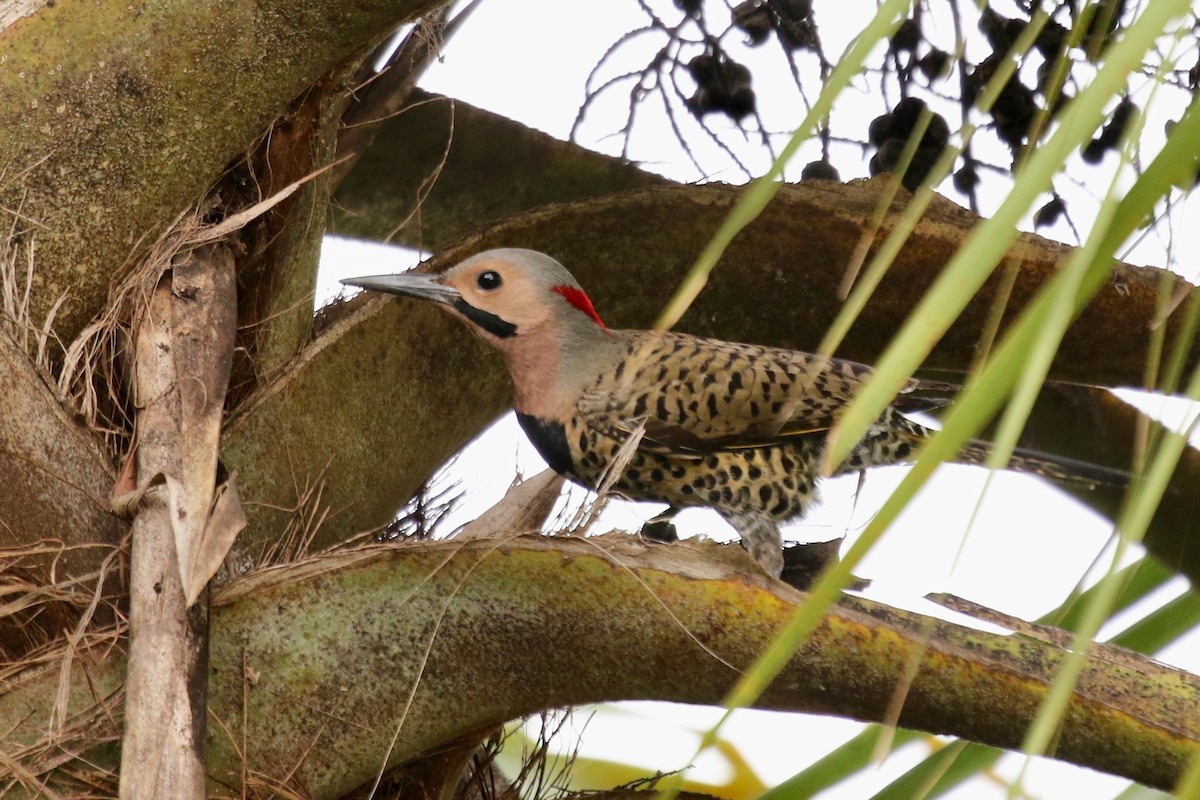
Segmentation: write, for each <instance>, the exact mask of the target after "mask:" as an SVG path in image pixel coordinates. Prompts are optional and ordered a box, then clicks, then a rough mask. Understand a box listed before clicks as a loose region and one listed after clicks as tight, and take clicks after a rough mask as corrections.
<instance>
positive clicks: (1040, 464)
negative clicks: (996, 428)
mask: <svg viewBox="0 0 1200 800" xmlns="http://www.w3.org/2000/svg"><path fill="white" fill-rule="evenodd" d="M991 453H992V446H991V445H990V444H988V443H987V442H982V441H979V440H978V439H975V440H972V441H971V442H969V443H968V444H967V446H966V447H964V448H963V450H962V452H961V453H959V455H958V457H957V458H955V459H954V460H955V461H958V462H960V463H963V464H984V463H986V462H987V459H988V457H989V456H990V455H991ZM1005 469H1011V470H1013V471H1014V472H1027V473H1030V474H1032V475H1039V476H1041V477H1043V478H1049V479H1051V480H1055V481H1060V482H1062V483H1073V484H1083V485H1084V486H1089V487H1093V488H1094V487H1097V486H1118V487H1120V486H1128V485H1129V482H1130V480H1131V478H1132V476H1131V475H1130V474H1129V473H1128V472H1125V471H1123V470H1119V469H1113V468H1111V467H1102V466H1099V465H1098V464H1091V463H1088V462H1087V461H1080V460H1078V459H1074V458H1067V457H1066V456H1059V455H1054V454H1053V453H1039V452H1037V451H1036V450H1025V449H1023V448H1020V447H1018V448H1015V449H1014V450H1013V454H1012V457H1011V458H1010V459H1009V462H1008V466H1007V467H1005Z"/></svg>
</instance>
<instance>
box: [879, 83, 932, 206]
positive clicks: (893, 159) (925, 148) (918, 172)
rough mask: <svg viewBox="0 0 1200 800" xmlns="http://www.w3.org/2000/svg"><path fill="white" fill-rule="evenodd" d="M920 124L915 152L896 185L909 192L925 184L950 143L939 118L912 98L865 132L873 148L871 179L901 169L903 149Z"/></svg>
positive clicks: (916, 99)
mask: <svg viewBox="0 0 1200 800" xmlns="http://www.w3.org/2000/svg"><path fill="white" fill-rule="evenodd" d="M923 119H926V120H927V122H925V123H924V126H925V129H924V132H923V133H922V134H921V138H920V140H919V142H918V143H917V149H916V151H915V152H914V153H913V157H912V159H911V160H910V161H909V163H908V168H907V169H905V170H904V174H903V176H902V177H901V178H900V182H901V183H902V184H904V187H905V188H906V189H908V190H909V191H910V192H912V191H916V190H917V187H918V186H920V185H921V184H922V183H924V182H925V179H926V178H927V177H928V176H929V171H930V170H931V169H932V168H933V165H934V164H935V163H936V162H937V159H938V156H940V155H941V153H942V150H944V149H945V148H946V143H947V142H948V141H949V140H950V126H949V125H948V124H946V119H945V117H943V116H942V115H941V114H935V113H933V112H932V111H930V110H929V108H928V106H926V105H925V101H924V100H921V99H919V98H916V97H906V98H904V99H903V100H901V101H900V102H899V103H897V104H896V107H895V108H893V109H892V110H891V111H890V112H889V113H887V114H884V115H882V116H879V117H876V118H875V119H874V120H872V122H871V127H870V128H869V129H868V131H867V135H868V137H869V139H870V142H871V145H872V146H873V147H875V148H876V151H875V155H874V156H872V157H871V163H870V165H869V167H870V171H871V174H872V175H878V174H879V173H881V172H895V171H896V170H897V169H899V168H901V166H902V165H901V163H900V162H901V156H902V155H903V153H904V148H905V145H907V144H908V141H909V139H911V138H912V137H913V135H914V134H915V133H916V132H917V129H918V127H919V126H920V125H921V124H922V120H923Z"/></svg>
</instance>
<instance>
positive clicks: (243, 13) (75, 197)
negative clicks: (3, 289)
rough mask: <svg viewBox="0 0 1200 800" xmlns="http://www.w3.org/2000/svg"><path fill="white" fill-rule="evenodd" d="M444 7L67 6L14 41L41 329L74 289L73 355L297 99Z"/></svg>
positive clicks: (14, 112)
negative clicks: (137, 260) (405, 24)
mask: <svg viewBox="0 0 1200 800" xmlns="http://www.w3.org/2000/svg"><path fill="white" fill-rule="evenodd" d="M436 2H437V0H366V2H359V3H354V4H342V3H329V2H325V1H324V0H220V1H219V2H218V0H203V2H197V3H186V4H179V3H136V4H131V3H128V2H125V1H124V0H103V2H85V0H58V2H55V3H46V4H44V5H43V6H42V7H41V8H40V9H38V10H37V11H36V12H34V13H33V14H32V15H31V16H28V17H25V18H23V19H19V20H17V21H16V22H14V23H12V24H11V25H9V27H8V28H6V29H5V30H4V31H3V32H0V56H2V59H0V61H2V63H3V69H0V98H3V100H4V102H2V103H0V165H2V167H3V180H2V181H0V204H2V205H3V207H4V208H5V209H8V210H9V211H10V212H11V211H13V210H15V211H16V212H17V213H19V215H20V220H21V222H22V226H24V227H27V229H28V231H29V232H30V234H31V235H35V236H36V237H37V242H38V283H37V285H36V286H35V288H34V304H35V311H36V312H37V313H36V316H37V318H39V319H40V318H41V317H43V316H44V315H45V312H46V310H47V309H49V308H50V306H51V304H53V303H54V301H55V300H56V299H57V298H58V297H59V296H60V295H61V294H63V293H64V292H68V291H69V292H70V301H69V302H68V303H67V305H66V306H65V307H64V310H63V313H62V314H61V315H60V317H59V335H60V337H61V338H62V339H63V340H64V341H69V340H70V339H71V338H72V337H73V336H74V334H75V333H76V332H77V331H78V330H79V328H80V327H81V326H82V325H83V323H85V322H86V321H88V320H90V319H91V318H92V317H93V316H94V315H95V314H96V313H97V312H98V311H99V309H100V308H101V307H102V305H103V303H104V301H105V299H106V297H107V291H108V287H109V285H110V283H112V282H114V281H116V280H118V279H119V278H120V277H121V276H122V275H123V271H124V269H126V268H127V267H128V266H129V265H130V263H131V262H130V261H129V259H130V256H131V254H132V252H133V251H134V250H135V249H136V248H137V246H138V245H139V243H140V244H148V243H149V242H152V241H153V240H154V238H155V237H156V236H157V235H158V234H159V233H160V232H161V231H162V230H163V229H164V228H165V227H166V226H167V225H168V224H169V223H170V222H171V221H172V220H173V219H174V218H175V217H176V216H177V215H178V214H179V213H180V211H182V210H183V209H184V208H186V207H187V205H188V204H189V203H192V202H195V201H196V200H197V199H198V198H199V197H200V196H201V194H202V193H203V192H204V190H205V188H206V187H207V186H208V185H209V184H211V183H212V182H213V181H214V180H216V178H217V177H219V176H220V174H221V172H222V170H223V169H224V168H225V166H226V165H227V164H228V163H229V162H230V161H231V160H232V159H233V158H234V157H236V156H237V155H238V154H239V153H243V152H245V151H246V149H247V148H248V147H249V145H250V144H251V143H252V142H253V141H254V139H255V138H256V137H257V136H258V135H260V134H261V133H262V132H263V131H265V130H266V128H267V126H268V124H269V123H270V122H271V121H272V120H273V119H275V118H276V117H277V116H278V115H279V114H280V113H281V112H282V111H283V110H284V109H285V108H286V107H287V106H288V104H289V103H290V102H291V101H292V100H293V99H294V98H295V97H296V96H298V95H299V94H300V93H301V92H303V91H304V90H305V89H307V88H308V87H309V86H311V85H312V84H313V82H314V81H316V80H317V79H318V78H319V77H320V76H321V75H324V74H326V73H327V72H329V70H330V69H331V68H332V67H334V66H335V65H336V64H338V63H340V62H342V61H343V60H345V59H346V58H347V57H349V56H350V55H351V54H353V53H355V52H356V51H358V50H360V49H362V48H364V47H365V46H366V45H367V44H369V43H370V41H371V40H372V39H373V38H375V37H378V36H379V35H381V34H383V33H384V32H386V31H387V30H388V29H389V27H390V26H393V25H395V24H397V23H399V22H401V21H403V20H405V19H409V18H411V17H413V16H415V15H417V14H419V13H421V12H423V11H425V10H427V9H429V8H430V7H432V6H434V5H435V4H436ZM231 31H233V32H235V33H234V34H233V35H231ZM81 243H86V246H81Z"/></svg>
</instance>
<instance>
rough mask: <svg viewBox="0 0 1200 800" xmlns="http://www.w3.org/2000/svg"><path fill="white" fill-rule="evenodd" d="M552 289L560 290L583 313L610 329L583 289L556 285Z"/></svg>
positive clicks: (605, 328)
mask: <svg viewBox="0 0 1200 800" xmlns="http://www.w3.org/2000/svg"><path fill="white" fill-rule="evenodd" d="M551 290H552V291H555V292H558V293H559V294H561V295H562V296H563V297H564V298H566V301H567V302H568V303H570V304H571V305H573V306H575V307H576V308H578V309H579V310H580V311H582V312H583V313H585V314H587V315H588V316H589V317H591V318H592V319H593V320H595V322H596V324H597V325H599V326H600V327H601V328H604V330H608V326H607V325H605V324H604V320H602V319H600V315H599V314H597V313H596V308H595V306H593V305H592V301H591V298H589V297H588V296H587V295H586V294H584V292H583V289H576V288H575V287H574V286H561V285H560V286H554V287H551Z"/></svg>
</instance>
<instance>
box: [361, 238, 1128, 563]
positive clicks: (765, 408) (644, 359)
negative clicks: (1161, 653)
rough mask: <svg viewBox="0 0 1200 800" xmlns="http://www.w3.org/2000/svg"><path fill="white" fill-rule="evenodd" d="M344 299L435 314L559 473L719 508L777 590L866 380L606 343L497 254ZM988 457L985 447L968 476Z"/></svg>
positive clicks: (687, 350)
mask: <svg viewBox="0 0 1200 800" xmlns="http://www.w3.org/2000/svg"><path fill="white" fill-rule="evenodd" d="M342 283H345V284H348V285H350V286H357V287H361V288H363V289H368V290H372V291H376V292H387V293H391V294H398V295H406V296H409V297H415V298H420V299H424V300H430V301H433V302H435V303H438V304H439V305H440V306H441V307H443V308H444V309H446V310H447V311H449V312H450V313H451V314H452V315H454V316H455V317H457V318H459V319H460V320H461V321H462V322H464V323H465V324H466V326H467V327H468V328H469V329H471V330H472V331H473V332H474V333H475V334H477V335H478V336H479V337H480V338H482V339H483V340H484V341H485V342H487V343H488V344H489V345H491V346H492V347H494V348H496V349H497V350H499V351H500V353H501V355H502V356H503V357H504V360H505V363H506V364H507V366H508V372H509V375H510V376H511V378H512V384H513V389H514V400H513V405H514V407H515V410H516V415H517V421H518V422H519V423H520V425H521V428H522V429H524V431H525V433H526V435H528V437H529V439H530V441H531V442H532V443H533V445H534V447H535V448H536V449H537V451H538V452H539V453H540V454H541V456H542V458H544V459H545V460H546V463H547V464H549V465H550V467H551V468H553V469H554V470H555V471H556V472H558V473H559V474H561V475H563V476H565V477H566V478H568V479H570V480H573V481H575V482H576V483H579V484H582V485H583V486H585V487H587V488H588V489H592V490H596V489H598V488H599V487H600V486H601V484H602V483H603V482H604V481H605V479H606V478H608V479H609V481H610V484H611V486H612V489H613V490H614V491H615V492H617V493H618V494H620V495H622V496H624V497H626V498H628V499H631V500H649V501H657V502H663V503H668V504H670V505H671V506H672V507H674V508H684V507H690V506H707V507H711V508H713V509H715V510H716V511H717V512H718V513H719V514H721V516H723V517H724V518H725V519H726V520H728V521H729V523H730V524H731V525H732V526H733V528H734V529H735V530H736V531H737V532H738V533H739V535H740V536H741V538H742V542H743V545H744V546H745V547H746V549H747V550H748V551H749V553H750V554H751V555H752V556H753V557H754V559H755V560H756V561H757V562H758V563H759V564H760V565H761V566H762V568H763V569H764V571H766V572H767V573H768V574H770V575H772V576H776V577H777V576H778V575H779V574H780V572H781V570H782V567H783V557H782V538H781V535H780V530H779V526H780V524H781V523H784V522H786V521H788V520H792V519H795V518H798V517H800V516H802V515H803V514H804V511H805V509H806V508H808V507H809V505H810V504H812V503H813V502H814V501H815V500H816V497H817V485H816V484H817V479H818V476H819V474H820V463H821V456H822V450H823V447H824V442H825V435H826V433H827V432H828V431H829V429H830V428H831V427H832V426H833V424H834V422H835V421H836V420H837V418H838V415H839V414H840V413H841V411H842V409H843V408H844V407H845V406H846V405H847V404H848V403H849V401H850V400H851V398H853V397H854V395H855V393H856V392H857V391H858V389H859V387H861V386H862V385H863V384H864V383H865V382H866V380H867V378H868V377H869V376H870V374H871V369H870V368H869V367H866V366H864V365H862V364H858V363H855V362H853V361H847V360H844V359H838V358H828V357H822V356H816V355H813V354H810V353H803V352H797V351H793V350H785V349H780V348H774V347H763V346H760V345H754V344H737V343H733V342H724V341H718V340H716V339H706V338H701V337H698V336H690V335H687V334H684V333H667V332H661V331H634V330H612V329H609V328H608V327H607V326H605V324H604V322H603V321H601V319H600V315H599V314H598V313H597V312H596V309H595V308H594V307H593V305H592V301H591V300H590V299H588V296H587V294H586V293H585V292H584V291H583V288H582V287H580V285H579V283H578V281H576V280H575V278H574V277H572V275H571V273H570V272H568V271H567V270H566V268H564V267H563V266H562V265H561V264H559V263H558V262H557V261H555V260H554V259H553V258H551V257H550V256H547V255H544V254H542V253H539V252H536V251H533V250H522V249H499V250H489V251H487V252H483V253H480V254H478V255H476V256H473V257H471V258H468V259H467V260H465V261H463V262H461V263H459V264H458V265H456V266H454V267H452V268H451V269H450V270H448V271H447V272H445V273H443V274H440V275H430V274H417V273H404V274H398V275H377V276H371V277H362V278H354V279H349V280H345V281H342ZM922 386H923V384H922V383H921V382H920V381H917V380H913V381H910V382H909V384H908V385H907V386H906V387H905V390H904V393H902V395H901V396H899V397H898V398H897V401H895V402H894V403H893V404H892V405H891V406H889V407H888V408H887V409H886V410H885V411H884V412H883V414H881V415H880V417H879V419H878V420H876V422H875V423H874V424H873V425H872V426H871V428H870V429H869V431H868V432H867V434H866V436H865V437H863V439H862V441H860V442H859V443H858V444H857V446H856V447H855V448H854V450H853V452H852V453H851V454H850V456H849V457H848V458H847V459H846V461H845V463H843V464H841V465H840V466H838V467H837V468H836V469H835V471H834V474H835V475H836V474H843V473H847V472H857V471H860V470H863V469H865V468H867V467H872V466H880V465H888V464H902V463H905V462H909V461H911V460H912V459H913V458H914V456H915V454H916V451H917V448H918V447H919V446H920V444H921V442H922V440H924V439H925V438H927V437H928V436H930V435H931V434H932V431H931V430H930V429H928V428H926V427H924V426H922V425H920V424H919V423H917V422H915V421H913V420H911V419H909V418H908V417H906V416H904V414H903V413H902V411H901V409H902V408H904V409H907V410H912V409H913V408H915V407H919V406H920V403H919V402H917V403H908V404H906V403H905V402H904V401H905V399H906V395H914V396H915V395H916V393H917V390H919V389H921V388H922ZM632 444H635V445H636V446H635V447H634V448H633V449H632V452H629V450H630V449H631V448H630V447H629V446H627V445H632ZM987 454H988V447H987V445H986V444H985V443H983V442H975V443H972V444H970V445H968V447H967V448H966V449H965V450H964V451H963V453H961V454H960V455H959V460H960V461H963V462H965V463H981V462H982V461H983V460H984V459H985V458H986V457H987ZM1088 466H1089V465H1081V464H1078V463H1076V462H1073V461H1070V460H1067V459H1062V460H1061V461H1059V460H1054V459H1053V457H1048V456H1041V455H1040V454H1039V455H1034V454H1030V453H1024V452H1022V453H1019V454H1017V455H1015V456H1014V458H1013V459H1012V461H1011V462H1010V464H1009V468H1010V469H1016V470H1021V471H1027V472H1033V473H1036V474H1039V475H1043V476H1046V477H1051V478H1055V479H1059V480H1066V481H1073V480H1080V479H1081V472H1080V468H1081V467H1082V468H1085V469H1084V470H1083V473H1082V479H1083V480H1085V481H1087V482H1093V480H1092V479H1089V475H1088V474H1087V470H1086V467H1088ZM618 469H619V472H617V473H615V474H613V475H612V476H611V477H609V473H610V472H612V471H614V470H618ZM1094 471H1095V472H1096V473H1097V474H1098V475H1099V477H1098V478H1095V480H1098V481H1103V480H1104V478H1105V476H1104V475H1103V474H1101V473H1102V472H1103V471H1102V468H1098V467H1097V468H1094Z"/></svg>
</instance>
